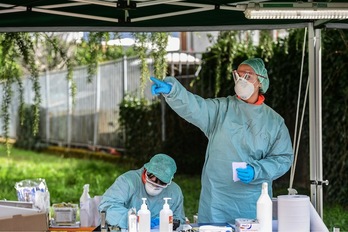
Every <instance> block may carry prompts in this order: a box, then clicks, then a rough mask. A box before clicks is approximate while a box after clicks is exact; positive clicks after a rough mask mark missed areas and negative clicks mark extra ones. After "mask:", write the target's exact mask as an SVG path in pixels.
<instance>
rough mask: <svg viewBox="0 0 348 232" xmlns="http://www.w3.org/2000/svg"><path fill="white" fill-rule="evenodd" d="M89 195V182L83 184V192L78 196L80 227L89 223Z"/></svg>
mask: <svg viewBox="0 0 348 232" xmlns="http://www.w3.org/2000/svg"><path fill="white" fill-rule="evenodd" d="M90 198H91V196H90V195H89V184H85V185H84V186H83V193H82V195H81V197H80V223H81V226H82V227H88V226H90V225H89V224H90V223H89V214H90V212H89V211H90V207H89V205H88V204H89V200H90Z"/></svg>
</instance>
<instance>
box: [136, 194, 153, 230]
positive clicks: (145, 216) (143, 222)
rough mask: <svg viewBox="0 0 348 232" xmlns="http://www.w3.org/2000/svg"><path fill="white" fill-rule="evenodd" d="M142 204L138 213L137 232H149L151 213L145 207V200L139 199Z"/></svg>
mask: <svg viewBox="0 0 348 232" xmlns="http://www.w3.org/2000/svg"><path fill="white" fill-rule="evenodd" d="M141 199H142V200H143V204H142V205H141V208H140V210H139V211H138V232H150V231H151V212H150V210H148V208H147V205H146V198H141Z"/></svg>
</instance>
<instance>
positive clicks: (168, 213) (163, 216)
mask: <svg viewBox="0 0 348 232" xmlns="http://www.w3.org/2000/svg"><path fill="white" fill-rule="evenodd" d="M170 199H171V198H168V197H165V198H163V200H164V204H163V209H162V210H161V211H160V227H159V229H160V230H159V231H160V232H173V211H172V210H171V209H170V208H169V204H168V200H170Z"/></svg>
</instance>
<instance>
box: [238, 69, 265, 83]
mask: <svg viewBox="0 0 348 232" xmlns="http://www.w3.org/2000/svg"><path fill="white" fill-rule="evenodd" d="M232 74H233V77H234V80H237V79H238V77H239V78H243V79H245V80H247V81H249V82H250V83H253V84H254V83H255V82H256V81H257V77H262V78H264V79H267V77H264V76H261V75H259V74H257V73H255V72H249V71H248V72H247V71H238V70H233V72H232ZM261 82H262V81H261Z"/></svg>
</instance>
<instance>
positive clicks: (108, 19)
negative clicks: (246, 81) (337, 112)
mask: <svg viewBox="0 0 348 232" xmlns="http://www.w3.org/2000/svg"><path fill="white" fill-rule="evenodd" d="M249 2H252V1H250V0H246V1H236V0H214V1H211V0H137V1H133V0H128V1H124V0H119V1H114V0H50V1H43V0H41V1H40V0H31V1H30V0H26V1H24V0H0V32H26V31H27V32H36V31H38V32H45V31H49V32H53V31H64V32H68V31H118V32H122V31H124V32H140V31H146V32H151V31H168V32H169V31H171V32H174V31H219V30H254V29H255V30H261V29H287V28H305V27H307V28H308V33H309V36H308V44H309V45H308V47H309V79H310V90H309V105H310V109H309V110H310V179H311V196H310V197H311V202H312V203H313V205H314V207H315V208H316V209H317V211H318V213H319V215H320V216H322V184H323V183H325V181H323V179H322V178H323V176H322V129H321V123H322V120H321V47H320V37H321V35H320V32H321V29H320V28H343V29H347V28H348V20H347V19H345V20H311V21H309V20H304V19H301V20H294V19H293V20H285V19H282V20H276V19H270V20H265V19H263V20H256V19H247V18H246V17H245V15H244V12H243V11H242V10H241V9H240V8H239V7H238V6H239V5H240V4H247V3H249ZM254 2H261V1H257V0H256V1H254ZM262 2H269V3H277V2H285V1H284V0H278V1H272V0H270V1H262ZM292 2H295V1H292ZM319 2H325V1H319ZM331 2H334V3H344V2H345V1H344V0H333V1H331ZM347 4H348V3H347Z"/></svg>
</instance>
